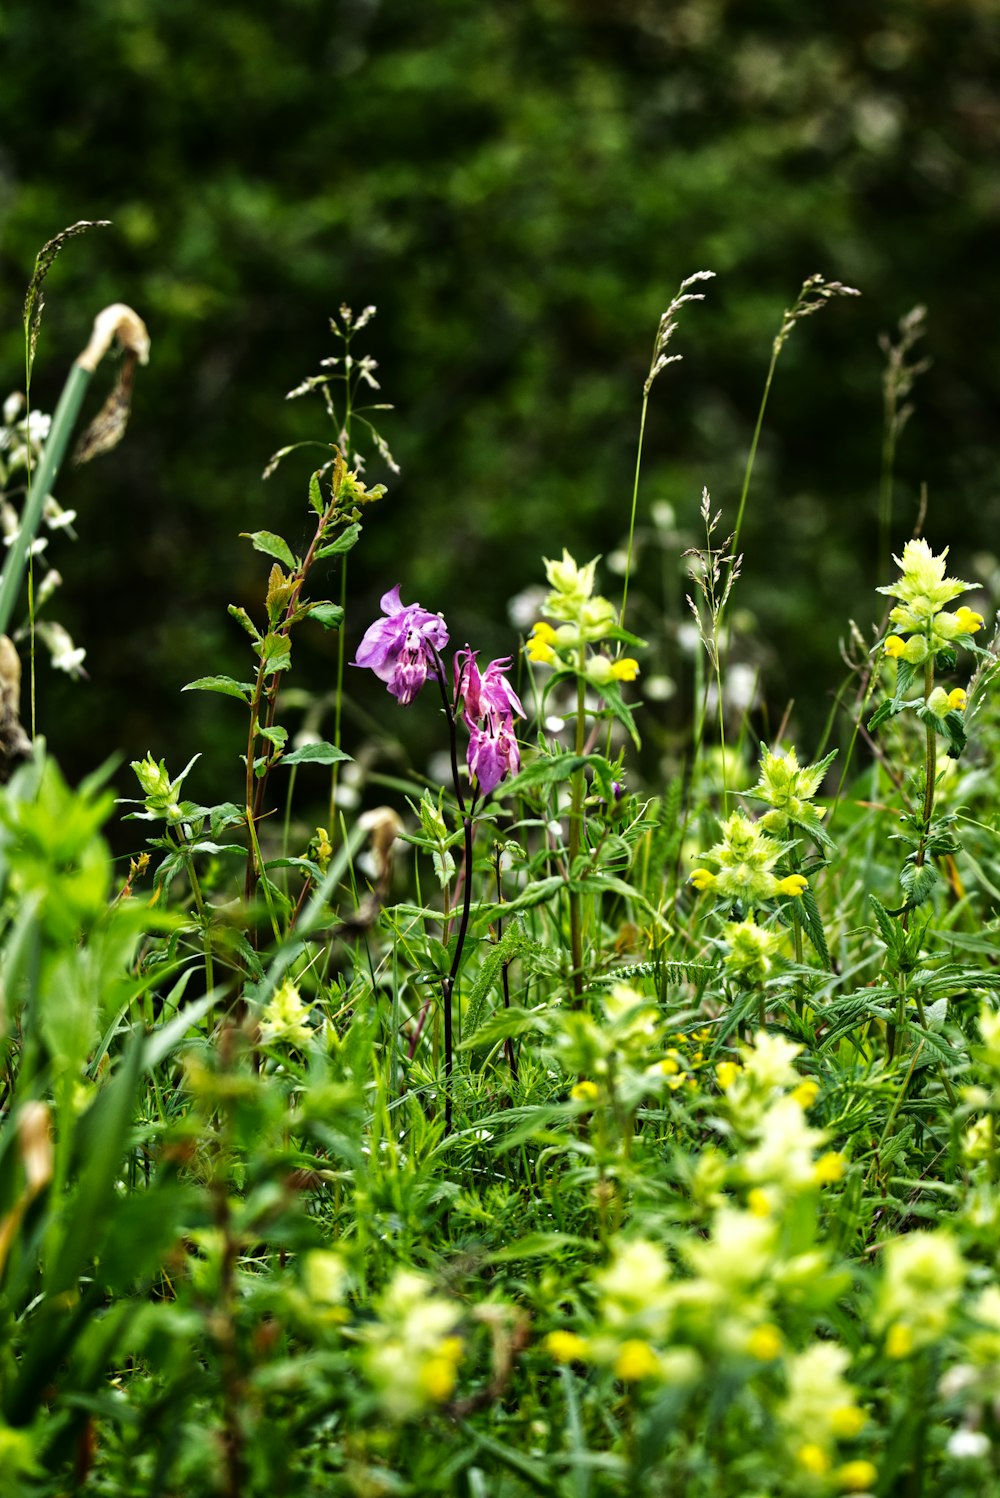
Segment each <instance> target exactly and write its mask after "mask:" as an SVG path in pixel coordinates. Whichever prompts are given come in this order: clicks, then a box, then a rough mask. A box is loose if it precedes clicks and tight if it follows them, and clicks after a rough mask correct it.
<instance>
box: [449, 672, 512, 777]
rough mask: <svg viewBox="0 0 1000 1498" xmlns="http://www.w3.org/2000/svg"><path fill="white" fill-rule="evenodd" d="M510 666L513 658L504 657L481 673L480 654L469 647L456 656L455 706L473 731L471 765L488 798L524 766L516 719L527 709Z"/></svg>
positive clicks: (468, 757)
mask: <svg viewBox="0 0 1000 1498" xmlns="http://www.w3.org/2000/svg"><path fill="white" fill-rule="evenodd" d="M510 664H511V660H510V656H504V657H503V658H502V659H500V660H496V661H490V663H489V665H488V666H487V667H486V670H485V671H483V672H482V673H480V670H479V666H478V664H477V662H476V652H475V651H474V650H470V649H469V647H468V645H467V646H466V647H465V649H464V650H459V651H457V652H456V655H455V703H456V707H457V705H458V703H459V702H461V703H462V707H463V715H464V717H465V721H466V724H467V725H468V728H469V749H468V754H467V757H466V758H467V763H468V766H469V772H470V774H471V775H472V776H473V778H474V780H475V782H476V784H477V786H478V787H479V790H480V793H481V794H482V795H484V796H488V795H489V793H490V791H494V790H496V788H497V786H498V785H499V784H500V782H501V780H503V779H505V777H506V776H507V775H511V774H516V773H517V771H518V770H519V769H520V766H521V754H520V750H519V749H518V747H517V739H516V738H515V736H514V718H515V717H519V718H523V717H524V708H523V707H522V706H521V701H520V698H519V697H518V695H517V693H516V692H515V691H514V688H513V687H512V686H511V684H510V682H509V681H508V680H507V678H506V676H505V675H504V672H505V671H506V670H507V669H508V668H509V666H510Z"/></svg>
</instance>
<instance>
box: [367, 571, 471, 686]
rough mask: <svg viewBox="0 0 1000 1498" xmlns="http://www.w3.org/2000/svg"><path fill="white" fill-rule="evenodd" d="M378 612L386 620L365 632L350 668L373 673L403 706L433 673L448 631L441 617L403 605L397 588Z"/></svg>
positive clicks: (421, 609) (383, 599)
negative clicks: (359, 668) (430, 671)
mask: <svg viewBox="0 0 1000 1498" xmlns="http://www.w3.org/2000/svg"><path fill="white" fill-rule="evenodd" d="M381 608H382V612H383V614H385V616H386V617H385V618H384V619H376V621H375V623H374V624H373V625H371V626H370V628H369V629H367V630H366V631H365V637H364V639H363V640H362V641H361V644H360V645H359V646H358V653H357V657H356V658H355V660H354V661H352V662H351V664H352V665H354V666H367V667H368V669H369V670H371V671H374V672H375V675H376V676H377V677H378V679H379V681H384V682H385V683H386V686H387V687H388V689H389V691H390V692H391V693H392V695H393V696H394V697H395V698H396V699H397V700H398V701H399V702H400V703H401V704H402V705H404V706H405V705H406V704H407V703H409V702H412V701H413V699H414V697H415V696H416V695H417V693H418V692H419V691H420V688H421V687H422V686H423V684H424V682H425V681H426V680H427V672H428V669H432V670H433V669H436V663H437V652H438V651H440V650H443V649H444V647H445V646H446V645H447V643H448V627H447V625H446V624H445V622H444V620H443V619H442V617H441V615H440V614H432V613H429V612H428V610H427V609H424V608H421V606H420V604H419V603H411V604H405V605H404V604H403V602H402V600H401V599H400V596H399V586H398V585H397V586H396V587H395V588H392V589H390V591H389V592H388V593H386V594H384V595H383V597H382V600H381Z"/></svg>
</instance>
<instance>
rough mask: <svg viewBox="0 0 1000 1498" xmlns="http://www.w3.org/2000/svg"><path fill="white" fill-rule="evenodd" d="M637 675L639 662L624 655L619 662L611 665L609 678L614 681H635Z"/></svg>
mask: <svg viewBox="0 0 1000 1498" xmlns="http://www.w3.org/2000/svg"><path fill="white" fill-rule="evenodd" d="M638 675H639V662H638V661H635V660H633V659H632V657H631V656H630V655H625V656H623V657H622V659H621V660H620V661H613V662H612V664H611V676H612V679H613V680H614V681H635V679H636V677H637V676H638Z"/></svg>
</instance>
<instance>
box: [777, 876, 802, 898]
mask: <svg viewBox="0 0 1000 1498" xmlns="http://www.w3.org/2000/svg"><path fill="white" fill-rule="evenodd" d="M808 888H809V880H808V879H807V878H806V877H805V875H804V874H786V876H785V878H784V879H779V880H778V889H779V890H780V891H781V893H782V894H783V895H793V896H798V895H801V894H802V893H803V891H804V890H807V889H808Z"/></svg>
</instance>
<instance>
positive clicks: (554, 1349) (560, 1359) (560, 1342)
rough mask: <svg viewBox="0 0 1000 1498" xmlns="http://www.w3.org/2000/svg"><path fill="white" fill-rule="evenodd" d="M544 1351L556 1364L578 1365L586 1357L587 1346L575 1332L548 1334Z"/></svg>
mask: <svg viewBox="0 0 1000 1498" xmlns="http://www.w3.org/2000/svg"><path fill="white" fill-rule="evenodd" d="M545 1350H546V1352H548V1353H549V1355H550V1357H553V1358H555V1360H556V1362H557V1363H579V1362H580V1361H581V1360H582V1359H583V1358H585V1357H586V1356H587V1344H586V1342H585V1341H584V1339H583V1338H582V1337H578V1336H577V1334H576V1332H549V1334H548V1336H547V1337H546V1338H545Z"/></svg>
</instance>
